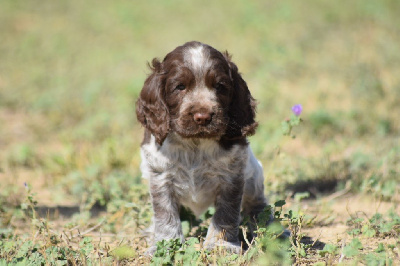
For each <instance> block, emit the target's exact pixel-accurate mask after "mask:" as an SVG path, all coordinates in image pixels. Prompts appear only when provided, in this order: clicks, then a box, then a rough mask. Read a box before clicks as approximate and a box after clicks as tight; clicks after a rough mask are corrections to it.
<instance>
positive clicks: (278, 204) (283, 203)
mask: <svg viewBox="0 0 400 266" xmlns="http://www.w3.org/2000/svg"><path fill="white" fill-rule="evenodd" d="M285 204H286V201H285V200H278V201H277V202H275V204H274V205H275V207H282V206H283V205H285Z"/></svg>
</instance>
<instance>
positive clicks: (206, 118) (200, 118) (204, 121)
mask: <svg viewBox="0 0 400 266" xmlns="http://www.w3.org/2000/svg"><path fill="white" fill-rule="evenodd" d="M211 118H212V114H211V113H205V112H198V113H195V114H194V115H193V119H194V121H195V122H196V123H197V124H198V125H202V126H206V125H208V124H209V123H210V122H211Z"/></svg>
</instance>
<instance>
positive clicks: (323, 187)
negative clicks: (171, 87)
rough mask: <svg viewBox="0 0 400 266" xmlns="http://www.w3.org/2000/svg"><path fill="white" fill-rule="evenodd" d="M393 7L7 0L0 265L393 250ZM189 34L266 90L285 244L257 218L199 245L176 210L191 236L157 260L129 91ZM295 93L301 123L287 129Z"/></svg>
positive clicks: (321, 259)
mask: <svg viewBox="0 0 400 266" xmlns="http://www.w3.org/2000/svg"><path fill="white" fill-rule="evenodd" d="M399 8H400V6H399V3H398V2H397V1H394V0H384V1H379V2H377V1H372V0H354V1H352V2H351V3H341V2H332V1H327V0H322V1H317V0H312V1H309V2H307V3H305V2H299V1H294V0H290V1H285V2H273V1H252V2H251V3H250V2H244V1H237V2H232V1H226V0H224V1H213V2H212V1H207V2H196V3H194V2H193V3H192V2H187V1H178V0H172V1H154V0H151V1H147V2H146V3H139V2H134V1H112V2H111V1H85V2H82V1H58V2H53V1H48V0H46V1H41V2H40V4H38V3H36V2H33V1H19V0H18V1H11V0H4V1H2V2H1V8H0V39H1V42H0V54H1V60H0V183H1V184H2V185H1V190H0V265H3V264H4V265H5V264H7V263H20V264H26V263H32V264H62V263H65V264H99V263H101V264H117V263H120V264H130V263H135V264H142V263H145V264H149V263H153V264H159V263H163V262H162V260H166V261H164V263H167V264H168V263H177V264H185V263H187V262H188V261H196V262H198V263H199V264H203V263H204V264H207V263H208V264H243V265H247V264H251V263H259V264H262V263H266V262H269V263H270V262H271V261H275V262H276V264H283V263H286V264H313V263H316V265H332V264H337V263H339V262H341V263H364V264H368V265H386V264H387V265H395V264H398V263H399V261H400V257H399V256H400V255H399V237H400V235H399V229H398V228H399V223H398V215H399V208H398V207H397V206H398V203H399V186H398V177H399V176H400V164H399V162H400V141H399V132H400V122H399V119H398V117H399V114H400V73H399V65H400V49H399V45H398V44H399V43H400V35H399V30H400V28H399V26H398V25H400V18H399V16H398V14H397V13H398V12H397V10H399ZM190 40H199V41H202V42H205V43H208V44H210V45H212V46H214V47H216V48H217V49H220V50H225V49H226V50H228V51H229V52H230V53H232V54H233V60H234V61H235V63H236V64H237V65H238V67H239V69H240V71H241V72H242V73H243V76H244V78H245V80H246V81H247V83H248V85H249V88H250V90H251V92H252V94H253V96H254V97H255V98H256V99H257V100H258V102H259V105H258V116H257V118H258V121H259V123H260V127H259V130H258V132H257V134H256V135H255V136H253V137H251V138H250V142H251V146H252V148H253V150H254V152H255V153H256V155H257V157H258V158H259V160H260V161H261V162H262V163H263V165H264V173H265V176H266V181H265V185H266V194H267V195H269V197H270V199H271V203H274V202H280V201H281V200H283V199H284V200H285V201H286V204H285V205H284V206H283V209H282V210H281V209H279V215H280V216H279V217H277V219H278V220H279V219H281V221H282V223H283V224H285V225H286V226H287V227H290V228H291V229H292V231H295V232H297V233H296V234H294V235H293V236H292V237H291V238H290V239H289V240H288V241H287V242H285V241H281V240H279V238H277V234H278V233H277V231H274V230H275V229H273V228H270V229H263V228H260V230H261V231H260V236H259V238H257V239H256V241H255V242H254V243H251V246H250V249H249V251H248V252H247V253H246V254H244V255H240V256H236V255H232V254H228V253H226V252H225V251H223V250H215V251H210V252H208V251H204V250H201V249H200V248H199V245H200V242H201V237H200V238H199V236H201V235H202V234H204V232H205V231H206V229H207V226H208V221H209V217H208V216H204V217H203V220H202V221H197V222H196V223H193V220H190V219H189V220H188V221H184V222H183V223H184V228H186V229H185V230H186V234H187V237H188V241H187V242H186V243H185V244H184V245H183V246H182V245H181V244H179V243H175V242H166V243H162V244H160V245H161V246H160V248H159V250H158V252H159V253H158V254H163V255H160V256H158V257H156V258H155V259H153V261H152V262H151V261H150V260H149V259H148V258H146V257H144V256H143V253H144V251H145V248H146V245H147V243H146V241H145V238H144V234H145V233H144V229H145V228H146V227H147V226H148V225H149V223H150V219H151V215H152V213H151V212H152V211H151V206H150V203H149V195H148V192H147V184H146V183H145V181H144V180H142V179H141V173H140V171H139V164H140V154H139V146H140V142H141V138H142V129H141V127H140V125H139V124H138V123H137V121H136V119H135V114H134V103H135V99H136V98H137V96H138V93H139V91H140V89H141V87H142V84H143V81H144V79H145V77H146V74H147V73H148V69H146V62H147V61H150V60H151V59H152V58H153V57H163V56H164V55H165V54H166V53H167V52H169V51H171V50H172V49H173V48H174V47H176V46H177V45H180V44H182V43H184V42H186V41H190ZM299 103H301V104H302V105H303V108H304V111H303V114H302V119H303V122H302V123H301V125H300V126H299V127H295V128H293V130H292V132H291V133H292V134H293V135H295V136H296V137H295V138H294V139H293V138H290V137H287V136H283V135H282V130H281V123H282V121H284V120H285V119H286V118H288V117H289V116H290V115H291V110H290V108H291V107H292V106H293V105H294V104H299ZM24 183H26V186H25V185H24ZM285 215H286V216H285ZM349 219H350V220H349ZM339 229H340V230H341V231H340V230H339ZM320 232H322V233H320ZM326 232H335V235H334V236H331V237H328V235H329V234H328V233H326ZM191 239H193V240H191ZM196 241H198V242H196ZM167 247H168V249H167ZM168 250H169V251H168ZM163 252H164V253H163ZM166 253H167V254H166Z"/></svg>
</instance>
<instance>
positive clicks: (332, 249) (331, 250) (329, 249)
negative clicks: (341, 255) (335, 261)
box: [318, 244, 338, 257]
mask: <svg viewBox="0 0 400 266" xmlns="http://www.w3.org/2000/svg"><path fill="white" fill-rule="evenodd" d="M337 249H338V247H337V246H336V245H332V244H326V245H325V246H324V249H323V250H320V251H319V252H318V253H319V255H320V256H322V257H324V256H325V255H326V254H335V253H336V251H337Z"/></svg>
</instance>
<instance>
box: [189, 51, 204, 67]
mask: <svg viewBox="0 0 400 266" xmlns="http://www.w3.org/2000/svg"><path fill="white" fill-rule="evenodd" d="M187 60H188V61H189V62H190V64H191V65H192V66H193V67H194V68H203V67H204V66H205V64H207V55H206V54H205V51H204V49H203V46H197V47H193V48H190V50H189V53H188V58H187Z"/></svg>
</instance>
